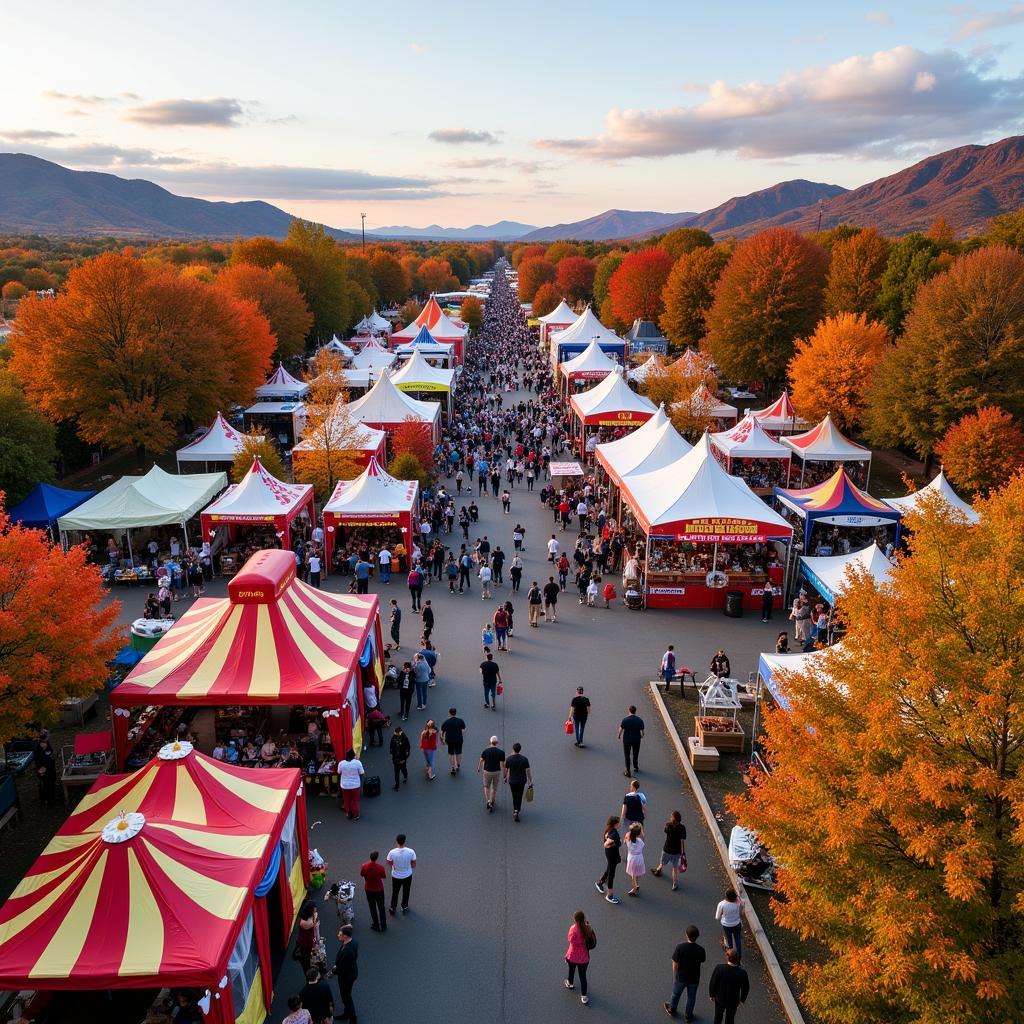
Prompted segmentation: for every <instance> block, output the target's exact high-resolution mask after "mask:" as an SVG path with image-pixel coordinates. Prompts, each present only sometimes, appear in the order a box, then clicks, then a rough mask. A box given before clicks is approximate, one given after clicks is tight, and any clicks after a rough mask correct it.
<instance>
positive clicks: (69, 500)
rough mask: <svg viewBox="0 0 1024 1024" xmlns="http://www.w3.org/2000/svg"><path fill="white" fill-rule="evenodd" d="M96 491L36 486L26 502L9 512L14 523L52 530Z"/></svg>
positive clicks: (48, 485)
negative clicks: (63, 517) (62, 517)
mask: <svg viewBox="0 0 1024 1024" xmlns="http://www.w3.org/2000/svg"><path fill="white" fill-rule="evenodd" d="M95 493H96V492H95V491H66V490H64V489H63V488H62V487H52V486H51V485H50V484H36V485H35V487H33V488H32V490H31V491H29V493H28V495H27V496H26V497H25V500H24V501H22V502H21V503H20V504H17V505H15V506H14V507H13V508H11V509H8V510H7V516H8V518H9V519H10V520H11V522H12V523H21V524H22V526H31V527H34V528H36V529H40V530H52V529H53V526H54V524H55V523H56V522H57V520H58V519H59V518H60V517H61V516H63V515H67V513H68V512H70V511H71V510H72V509H76V508H78V506H79V505H81V504H83V503H84V502H86V501H88V500H89V499H90V498H91V497H93V495H95Z"/></svg>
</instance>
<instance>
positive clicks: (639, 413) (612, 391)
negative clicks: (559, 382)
mask: <svg viewBox="0 0 1024 1024" xmlns="http://www.w3.org/2000/svg"><path fill="white" fill-rule="evenodd" d="M598 351H599V352H600V349H598ZM601 355H604V353H603V352H601ZM566 365H568V364H566ZM569 405H570V406H571V407H572V410H573V412H574V413H576V415H577V416H578V417H579V418H580V421H581V422H582V423H584V424H585V425H587V426H592V427H593V426H599V427H610V426H619V427H636V426H639V425H640V424H641V423H646V422H647V420H649V419H650V418H651V417H652V416H653V415H654V414H655V413H656V412H657V409H656V408H655V406H654V403H653V402H652V401H651V400H650V399H649V398H645V397H644V396H643V395H638V394H637V393H636V392H635V391H634V390H633V389H632V388H631V387H630V386H629V385H628V384H627V383H626V381H625V378H624V377H623V376H622V374H621V373H618V372H615V373H609V374H608V375H607V376H606V377H605V378H604V380H602V381H601V383H600V384H597V385H596V386H594V387H592V388H590V390H589V391H581V392H580V393H579V394H578V395H573V396H572V398H571V399H570V400H569Z"/></svg>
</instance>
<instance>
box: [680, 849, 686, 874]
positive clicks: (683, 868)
mask: <svg viewBox="0 0 1024 1024" xmlns="http://www.w3.org/2000/svg"><path fill="white" fill-rule="evenodd" d="M685 872H686V854H685V853H684V854H683V855H682V856H681V857H680V858H679V873H680V874H684V873H685Z"/></svg>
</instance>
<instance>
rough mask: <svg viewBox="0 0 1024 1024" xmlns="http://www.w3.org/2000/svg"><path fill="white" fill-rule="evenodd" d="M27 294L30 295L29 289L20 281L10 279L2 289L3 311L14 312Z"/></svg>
mask: <svg viewBox="0 0 1024 1024" xmlns="http://www.w3.org/2000/svg"><path fill="white" fill-rule="evenodd" d="M26 295H28V289H27V288H26V287H25V286H24V285H23V284H22V283H21V282H20V281H8V282H7V283H6V284H5V285H4V286H3V289H2V290H0V297H2V298H3V313H4V314H10V313H12V312H13V311H14V309H15V307H16V306H17V304H18V303H19V302H20V301H21V300H22V299H23V298H25V296H26Z"/></svg>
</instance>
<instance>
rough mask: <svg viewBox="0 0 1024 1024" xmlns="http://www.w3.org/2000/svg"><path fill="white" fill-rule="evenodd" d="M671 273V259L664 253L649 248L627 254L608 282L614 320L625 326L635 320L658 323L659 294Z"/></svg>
mask: <svg viewBox="0 0 1024 1024" xmlns="http://www.w3.org/2000/svg"><path fill="white" fill-rule="evenodd" d="M671 272H672V256H671V254H670V253H668V252H667V251H666V250H664V249H660V248H658V247H657V246H651V247H650V248H647V249H641V250H640V251H639V252H633V253H630V254H629V255H628V256H627V257H626V258H625V259H624V260H623V261H622V263H621V265H620V266H619V269H618V270H616V271H615V273H614V274H612V278H611V280H610V281H609V282H608V295H609V297H610V298H611V300H612V309H613V310H614V312H615V316H616V319H618V320H619V321H621V322H622V323H625V324H629V323H632V322H633V321H634V320H637V319H642V320H654V321H655V322H657V320H658V318H659V317H660V316H661V311H662V309H664V305H663V302H662V292H664V290H665V282H666V281H668V275H669V274H670V273H671Z"/></svg>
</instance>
